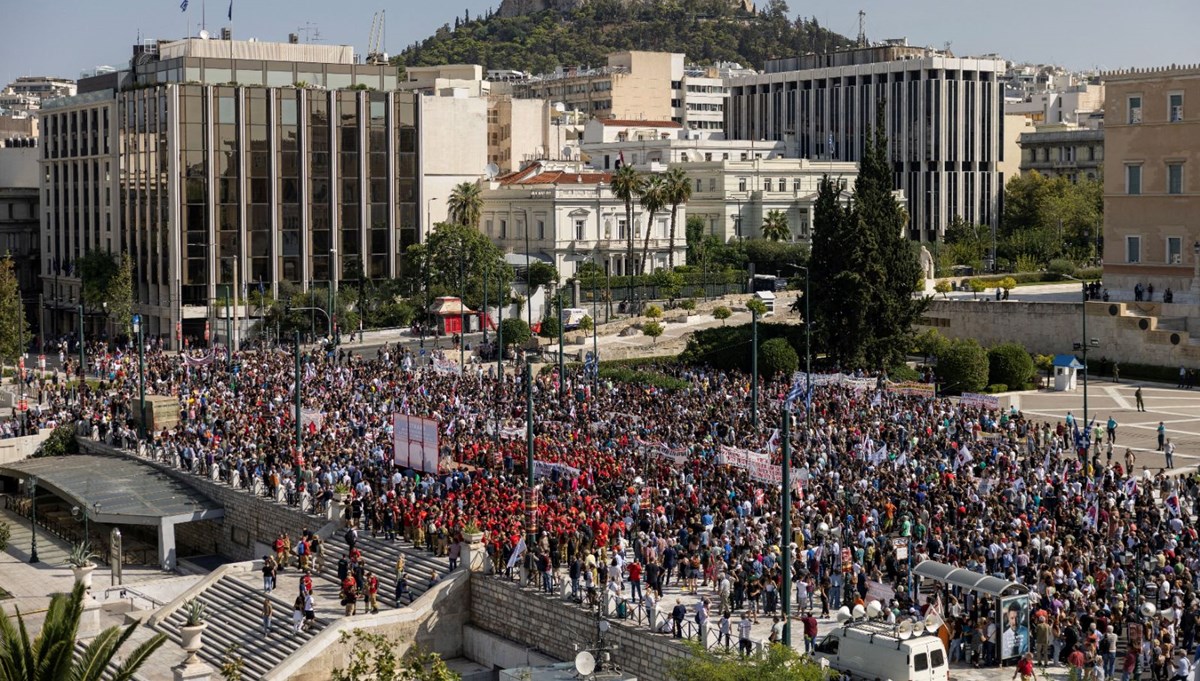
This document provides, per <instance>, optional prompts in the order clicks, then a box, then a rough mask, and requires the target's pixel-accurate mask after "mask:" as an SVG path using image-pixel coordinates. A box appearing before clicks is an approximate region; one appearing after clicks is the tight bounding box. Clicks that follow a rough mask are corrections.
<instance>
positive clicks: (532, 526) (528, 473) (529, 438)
mask: <svg viewBox="0 0 1200 681" xmlns="http://www.w3.org/2000/svg"><path fill="white" fill-rule="evenodd" d="M525 444H526V454H525V486H526V491H527V493H528V494H529V497H528V499H526V501H525V562H526V565H528V566H529V567H528V572H527V574H528V575H529V579H530V580H532V579H533V567H534V564H533V546H534V544H535V543H536V541H537V493H536V492H535V491H534V484H535V482H534V477H533V371H532V370H531V369H530V364H529V362H525Z"/></svg>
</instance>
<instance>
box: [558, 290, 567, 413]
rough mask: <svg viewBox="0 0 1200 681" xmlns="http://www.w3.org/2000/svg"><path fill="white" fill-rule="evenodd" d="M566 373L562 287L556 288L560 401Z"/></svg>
mask: <svg viewBox="0 0 1200 681" xmlns="http://www.w3.org/2000/svg"><path fill="white" fill-rule="evenodd" d="M566 383H567V374H566V372H565V370H564V367H563V306H562V288H561V287H560V288H559V289H558V401H559V403H561V402H562V399H563V390H565V389H566Z"/></svg>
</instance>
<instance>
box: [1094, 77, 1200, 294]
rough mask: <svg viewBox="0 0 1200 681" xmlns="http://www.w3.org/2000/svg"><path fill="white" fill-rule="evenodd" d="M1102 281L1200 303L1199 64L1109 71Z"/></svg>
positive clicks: (1114, 287)
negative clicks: (1167, 292) (1168, 291)
mask: <svg viewBox="0 0 1200 681" xmlns="http://www.w3.org/2000/svg"><path fill="white" fill-rule="evenodd" d="M1105 83H1106V85H1107V92H1106V93H1105V95H1106V96H1105V101H1104V121H1105V123H1104V283H1105V285H1106V286H1107V287H1108V289H1109V291H1110V292H1112V293H1113V294H1114V295H1124V296H1131V295H1132V289H1133V288H1134V286H1135V285H1136V284H1138V283H1141V284H1142V285H1143V286H1148V285H1149V284H1153V285H1154V289H1155V292H1156V293H1155V298H1154V299H1155V300H1161V294H1160V293H1158V292H1161V291H1165V290H1166V289H1167V288H1170V289H1172V291H1173V292H1174V293H1175V294H1177V295H1176V298H1175V301H1176V302H1182V300H1184V299H1187V298H1190V299H1191V301H1192V302H1194V303H1196V302H1200V65H1192V66H1180V67H1176V66H1170V67H1161V68H1151V69H1133V70H1129V71H1117V72H1111V73H1107V74H1105Z"/></svg>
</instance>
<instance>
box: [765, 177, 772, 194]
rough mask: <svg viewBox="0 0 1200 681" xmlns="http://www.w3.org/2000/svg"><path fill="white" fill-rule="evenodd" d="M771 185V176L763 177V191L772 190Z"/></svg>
mask: <svg viewBox="0 0 1200 681" xmlns="http://www.w3.org/2000/svg"><path fill="white" fill-rule="evenodd" d="M773 186H774V185H772V184H771V178H769V177H768V178H765V179H763V191H768V192H769V191H773V189H772V188H773Z"/></svg>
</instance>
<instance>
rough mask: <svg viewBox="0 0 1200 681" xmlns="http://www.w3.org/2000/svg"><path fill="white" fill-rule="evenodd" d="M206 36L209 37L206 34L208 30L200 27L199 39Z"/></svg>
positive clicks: (206, 38)
mask: <svg viewBox="0 0 1200 681" xmlns="http://www.w3.org/2000/svg"><path fill="white" fill-rule="evenodd" d="M208 37H209V36H208V31H205V30H204V29H201V30H200V39H201V40H208Z"/></svg>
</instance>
